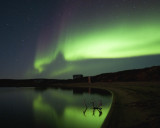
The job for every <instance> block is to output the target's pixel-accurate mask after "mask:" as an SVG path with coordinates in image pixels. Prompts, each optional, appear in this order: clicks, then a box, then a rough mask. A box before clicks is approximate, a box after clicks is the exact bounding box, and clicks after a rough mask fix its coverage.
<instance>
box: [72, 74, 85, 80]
mask: <svg viewBox="0 0 160 128" xmlns="http://www.w3.org/2000/svg"><path fill="white" fill-rule="evenodd" d="M80 78H83V75H82V74H77V75H73V79H80Z"/></svg>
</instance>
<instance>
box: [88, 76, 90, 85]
mask: <svg viewBox="0 0 160 128" xmlns="http://www.w3.org/2000/svg"><path fill="white" fill-rule="evenodd" d="M88 83H89V84H91V77H90V76H88Z"/></svg>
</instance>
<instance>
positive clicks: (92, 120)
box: [64, 106, 110, 128]
mask: <svg viewBox="0 0 160 128" xmlns="http://www.w3.org/2000/svg"><path fill="white" fill-rule="evenodd" d="M109 109H110V108H107V107H106V106H103V109H102V110H103V113H105V114H102V116H100V117H99V112H98V110H96V111H95V115H94V116H93V115H92V113H93V110H92V109H88V110H87V111H86V114H85V115H86V116H85V117H84V115H83V113H82V108H76V107H67V108H66V109H65V111H64V115H65V119H64V123H65V125H66V126H68V127H69V126H70V125H71V124H69V123H68V122H70V121H71V120H72V127H74V128H100V126H101V125H102V123H103V122H104V119H105V118H106V113H107V114H108V112H109Z"/></svg>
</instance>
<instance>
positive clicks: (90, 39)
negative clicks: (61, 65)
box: [34, 21, 160, 75]
mask: <svg viewBox="0 0 160 128" xmlns="http://www.w3.org/2000/svg"><path fill="white" fill-rule="evenodd" d="M159 29H160V25H159V23H157V22H153V21H152V22H151V21H144V22H141V23H140V24H134V23H119V24H115V25H112V26H111V27H109V26H107V25H106V26H105V25H104V26H103V28H102V27H101V28H100V27H95V28H92V29H89V30H88V29H87V30H86V29H84V30H83V29H80V30H81V32H76V30H72V32H70V31H69V28H68V31H67V33H62V34H61V36H60V39H59V41H58V44H57V47H56V49H55V47H54V46H52V47H51V46H50V47H49V48H48V51H44V52H42V51H41V52H40V53H39V52H38V53H37V56H36V58H35V62H34V68H35V69H36V70H37V71H38V72H39V73H42V72H43V71H44V70H45V67H46V66H47V65H49V64H51V63H52V62H53V61H55V59H56V57H57V56H58V55H59V54H62V55H63V57H64V59H65V61H66V62H75V61H80V60H85V59H101V58H103V59H107V58H127V57H137V56H146V55H158V54H160V50H159V49H160V43H159V42H160V32H159ZM65 32H66V31H65ZM72 69H73V68H72V67H67V68H66V69H60V70H59V71H56V72H53V73H52V74H54V75H56V74H57V75H58V74H63V72H64V73H66V72H67V71H70V70H72Z"/></svg>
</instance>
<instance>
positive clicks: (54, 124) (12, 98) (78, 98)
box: [0, 88, 112, 128]
mask: <svg viewBox="0 0 160 128" xmlns="http://www.w3.org/2000/svg"><path fill="white" fill-rule="evenodd" d="M111 100H112V98H111V95H110V94H109V93H107V92H105V91H100V90H96V89H91V88H89V89H88V88H70V89H69V88H0V101H1V106H0V127H5V128H10V127H16V128H44V127H46V128H71V127H73V128H99V127H100V126H101V125H102V123H103V121H104V119H105V118H106V115H107V113H108V111H109V109H110V105H111Z"/></svg>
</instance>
